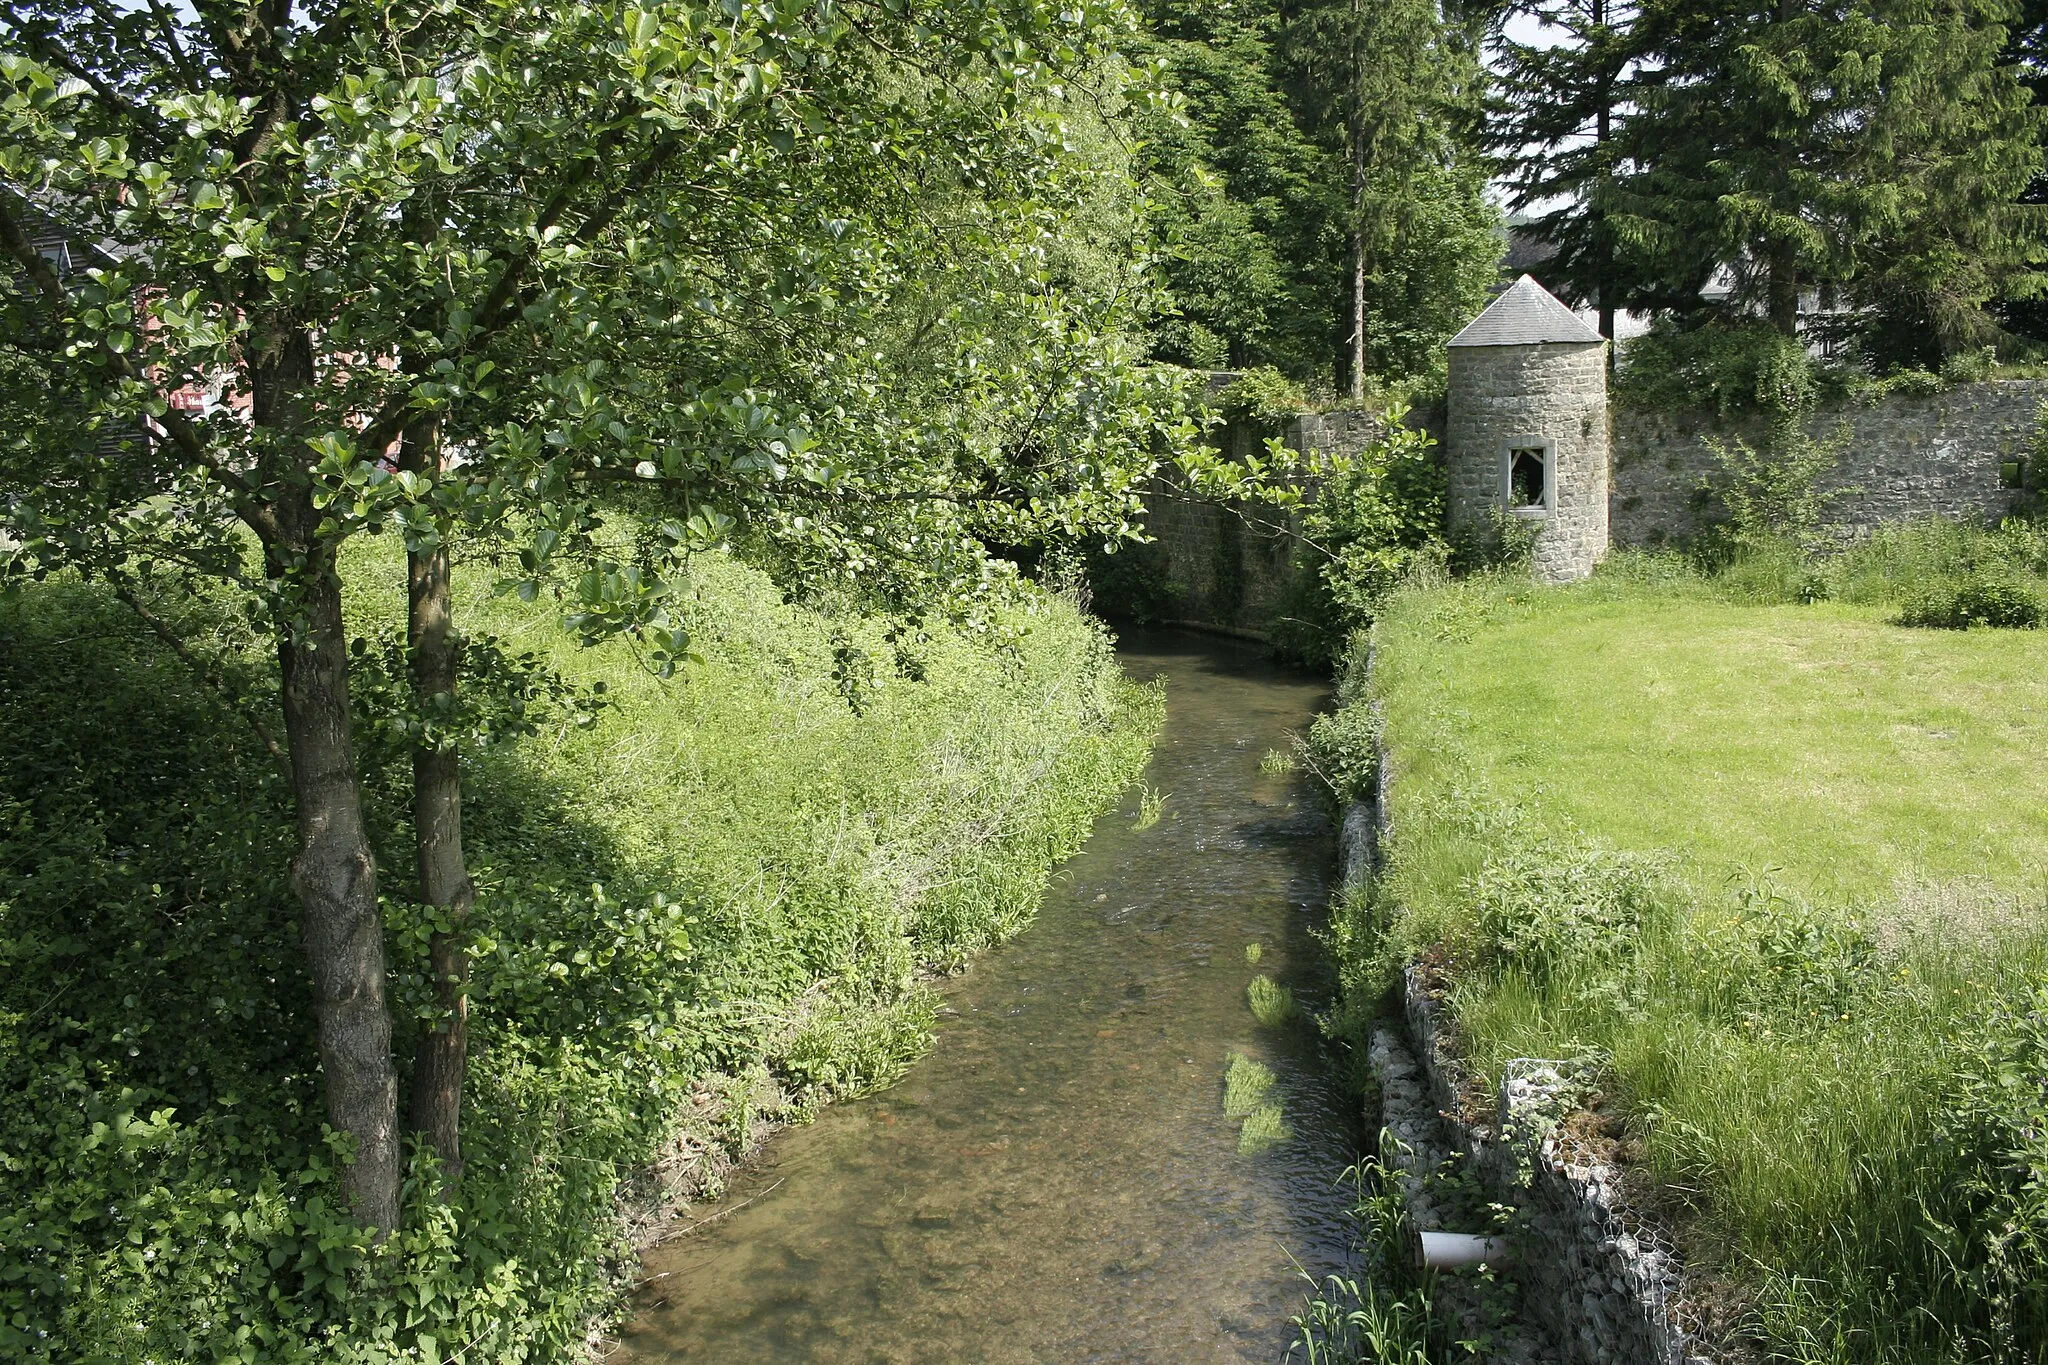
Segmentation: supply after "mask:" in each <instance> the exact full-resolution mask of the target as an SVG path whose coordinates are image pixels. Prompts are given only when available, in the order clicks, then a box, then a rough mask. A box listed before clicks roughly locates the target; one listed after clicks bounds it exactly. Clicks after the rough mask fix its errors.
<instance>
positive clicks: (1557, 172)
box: [1487, 0, 1656, 337]
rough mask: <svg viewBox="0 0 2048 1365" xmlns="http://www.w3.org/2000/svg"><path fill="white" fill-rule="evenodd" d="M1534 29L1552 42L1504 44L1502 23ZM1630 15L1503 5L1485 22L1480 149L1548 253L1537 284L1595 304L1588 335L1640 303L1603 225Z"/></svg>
mask: <svg viewBox="0 0 2048 1365" xmlns="http://www.w3.org/2000/svg"><path fill="white" fill-rule="evenodd" d="M1516 17H1527V18H1532V19H1535V20H1538V21H1539V22H1540V23H1541V24H1542V25H1543V26H1544V28H1545V29H1546V30H1547V35H1546V36H1549V37H1551V38H1553V39H1554V41H1551V42H1548V43H1543V44H1536V43H1524V42H1518V41H1514V40H1512V39H1510V38H1509V37H1508V36H1507V34H1506V27H1507V24H1508V21H1509V20H1510V19H1513V18H1516ZM1635 17H1636V7H1635V5H1634V4H1631V3H1624V0H1507V3H1505V4H1503V5H1500V6H1498V7H1497V8H1495V9H1494V10H1493V11H1492V13H1491V14H1490V15H1489V16H1488V20H1489V23H1490V26H1491V27H1492V29H1493V31H1494V34H1495V46H1496V51H1497V53H1498V58H1497V61H1496V67H1497V70H1498V73H1499V74H1498V80H1497V82H1496V86H1495V90H1494V97H1493V100H1492V108H1491V115H1492V117H1491V118H1490V120H1489V126H1488V137H1487V143H1488V145H1489V146H1490V147H1491V148H1492V150H1493V151H1494V153H1495V155H1497V156H1499V157H1500V158H1501V159H1502V160H1503V162H1504V163H1505V165H1506V168H1507V169H1506V173H1505V178H1506V180H1507V183H1508V185H1509V186H1510V187H1511V189H1510V195H1509V199H1508V208H1509V210H1510V211H1511V212H1522V211H1524V210H1528V209H1531V208H1540V210H1541V211H1540V213H1539V214H1538V215H1537V216H1536V217H1535V218H1534V219H1532V220H1531V221H1530V222H1529V223H1527V224H1526V225H1525V228H1526V230H1527V231H1528V232H1529V233H1530V234H1531V235H1533V236H1534V237H1535V238H1536V239H1538V240H1539V241H1542V242H1544V243H1546V244H1547V245H1549V246H1550V247H1551V248H1553V250H1554V251H1555V253H1556V254H1555V255H1554V256H1552V257H1551V258H1550V259H1549V260H1548V261H1546V262H1545V263H1544V267H1543V272H1542V273H1543V275H1544V279H1545V283H1547V284H1548V285H1549V286H1550V287H1551V288H1552V289H1554V290H1557V291H1559V292H1561V293H1563V294H1564V295H1565V296H1566V297H1568V298H1571V299H1574V300H1579V301H1584V302H1587V303H1591V304H1593V305H1595V306H1596V307H1597V308H1598V309H1599V312H1600V323H1599V326H1600V334H1601V335H1602V336H1607V337H1612V336H1613V335H1614V314H1615V311H1616V309H1617V308H1619V307H1630V306H1637V307H1640V306H1651V305H1653V304H1654V303H1655V302H1656V300H1655V299H1654V298H1653V297H1652V295H1653V292H1654V289H1653V285H1652V283H1651V282H1650V281H1649V280H1646V279H1643V278H1641V277H1640V275H1639V274H1636V273H1635V272H1632V271H1631V270H1630V265H1631V261H1630V260H1629V258H1628V255H1627V253H1626V252H1625V251H1618V250H1617V249H1616V242H1615V238H1614V233H1613V231H1612V230H1611V228H1610V226H1609V225H1608V223H1607V221H1606V214H1605V208H1606V200H1607V194H1606V188H1607V186H1608V184H1609V182H1610V181H1611V179H1612V177H1613V174H1614V169H1615V158H1614V153H1615V147H1616V144H1615V139H1614V133H1615V129H1616V127H1617V126H1618V123H1619V122H1620V120H1622V119H1624V118H1626V117H1627V113H1628V99H1629V93H1630V92H1629V81H1630V78H1631V75H1632V66H1631V62H1630V52H1631V49H1630V43H1631V41H1632V38H1633V24H1634V21H1635Z"/></svg>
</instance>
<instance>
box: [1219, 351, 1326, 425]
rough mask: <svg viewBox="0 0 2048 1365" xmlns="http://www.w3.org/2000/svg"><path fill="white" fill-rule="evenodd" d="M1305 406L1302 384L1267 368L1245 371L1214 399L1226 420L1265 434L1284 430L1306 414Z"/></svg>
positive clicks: (1306, 405)
mask: <svg viewBox="0 0 2048 1365" xmlns="http://www.w3.org/2000/svg"><path fill="white" fill-rule="evenodd" d="M1308 405H1309V404H1308V394H1307V393H1305V392H1304V391H1303V390H1302V387H1301V385H1299V384H1297V383H1295V382H1294V381H1293V380H1291V379H1289V378H1288V377H1287V376H1286V375H1284V374H1282V373H1280V371H1278V370H1276V369H1274V368H1273V367H1272V366H1270V365H1257V366H1254V367H1252V368H1251V369H1249V370H1246V371H1245V372H1244V373H1243V374H1240V375H1239V376H1238V377H1237V378H1236V379H1235V380H1233V381H1232V382H1231V384H1230V387H1228V388H1226V389H1225V390H1223V393H1222V394H1221V395H1220V397H1219V398H1218V400H1217V406H1218V407H1220V408H1221V409H1222V411H1223V415H1224V416H1225V417H1226V418H1229V419H1231V420H1233V421H1238V422H1245V423H1248V424H1249V425H1251V426H1252V427H1254V428H1255V429H1258V430H1260V431H1264V432H1268V433H1270V432H1273V431H1276V430H1279V429H1281V428H1284V427H1285V426H1286V424H1287V423H1288V422H1289V421H1291V420H1293V419H1294V418H1296V417H1299V416H1300V415H1301V414H1302V413H1303V412H1306V411H1307V410H1308Z"/></svg>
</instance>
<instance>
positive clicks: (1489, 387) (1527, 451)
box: [1444, 275, 1609, 583]
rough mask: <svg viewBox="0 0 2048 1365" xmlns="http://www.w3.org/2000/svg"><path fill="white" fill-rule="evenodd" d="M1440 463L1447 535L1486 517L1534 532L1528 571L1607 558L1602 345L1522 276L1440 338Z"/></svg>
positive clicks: (1545, 573)
mask: <svg viewBox="0 0 2048 1365" xmlns="http://www.w3.org/2000/svg"><path fill="white" fill-rule="evenodd" d="M1446 407H1447V408H1448V413H1447V420H1446V423H1445V428H1444V454H1445V460H1446V462H1447V465H1448V468H1449V472H1450V520H1451V524H1452V526H1453V527H1460V526H1463V527H1484V526H1485V525H1486V524H1487V521H1488V518H1489V515H1490V512H1491V509H1493V508H1496V507H1499V508H1502V509H1504V510H1505V511H1506V512H1507V513H1508V515H1509V516H1513V517H1521V518H1526V519H1528V520H1530V521H1535V522H1538V523H1540V527H1539V529H1538V532H1537V536H1536V574H1537V576H1538V577H1539V578H1542V579H1544V580H1545V581H1547V582H1552V583H1567V582H1571V581H1572V580H1574V579H1579V578H1584V577H1586V576H1587V575H1588V574H1590V573H1592V572H1593V565H1594V564H1596V563H1598V562H1599V560H1600V557H1601V556H1602V555H1603V554H1605V553H1606V552H1607V476H1608V464H1609V453H1608V429H1607V343H1606V342H1605V341H1604V340H1602V339H1601V336H1600V334H1599V333H1598V332H1596V331H1594V330H1593V329H1592V328H1591V327H1588V326H1587V325H1586V324H1585V323H1584V322H1583V321H1581V320H1580V319H1579V318H1577V317H1575V316H1574V315H1573V313H1572V311H1571V309H1569V308H1567V307H1565V306H1564V305H1563V304H1562V303H1559V302H1558V301H1557V299H1556V298H1555V297H1553V296H1552V295H1551V294H1550V293H1549V292H1548V291H1547V290H1545V289H1544V288H1543V286H1542V285H1540V284H1538V283H1536V281H1535V280H1533V279H1531V278H1529V277H1528V276H1527V275H1524V276H1522V278H1521V279H1519V280H1517V281H1515V283H1514V284H1513V285H1512V286H1511V287H1509V289H1508V290H1507V292H1506V293H1504V294H1502V295H1501V296H1500V297H1499V298H1497V299H1495V300H1494V301H1493V302H1492V303H1491V304H1489V305H1488V306H1487V309H1486V311H1485V312H1483V313H1481V314H1480V315H1479V316H1478V317H1476V318H1474V319H1473V320H1472V322H1471V324H1470V325H1469V326H1467V327H1466V328H1465V330H1464V331H1462V332H1460V333H1458V334H1457V335H1456V336H1454V337H1452V338H1451V340H1450V389H1449V392H1448V394H1447V399H1446Z"/></svg>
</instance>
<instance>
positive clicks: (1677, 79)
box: [1602, 0, 2040, 350]
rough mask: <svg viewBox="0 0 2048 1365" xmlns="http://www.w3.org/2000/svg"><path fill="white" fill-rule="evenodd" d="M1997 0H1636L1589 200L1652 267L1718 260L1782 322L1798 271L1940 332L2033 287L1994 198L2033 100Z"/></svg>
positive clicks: (2030, 251) (2002, 189)
mask: <svg viewBox="0 0 2048 1365" xmlns="http://www.w3.org/2000/svg"><path fill="white" fill-rule="evenodd" d="M2012 17H2013V7H2012V6H2011V5H2010V4H2009V3H2008V2H2007V0H1712V2H1710V3H1705V4H1702V3H1699V0H1649V3H1645V4H1644V5H1643V6H1642V8H1641V12H1640V15H1639V17H1638V19H1637V21H1636V23H1635V24H1634V26H1633V30H1632V35H1631V42H1630V44H1629V51H1628V57H1629V59H1630V60H1632V61H1634V62H1636V63H1638V70H1637V72H1636V75H1635V77H1634V79H1633V80H1632V81H1631V84H1630V99H1631V102H1632V105H1633V108H1632V111H1631V113H1630V115H1629V117H1628V118H1627V119H1626V120H1625V121H1624V122H1623V123H1622V125H1621V127H1620V129H1619V131H1618V133H1617V138H1616V142H1617V145H1616V146H1615V147H1614V148H1613V149H1612V151H1611V152H1610V156H1611V157H1612V163H1611V164H1613V165H1615V166H1616V167H1618V168H1619V170H1618V172H1617V174H1616V175H1615V178H1614V180H1613V181H1612V183H1611V189H1610V192H1609V194H1610V197H1609V199H1608V201H1607V204H1606V206H1605V207H1604V208H1603V210H1602V212H1603V215H1604V221H1605V222H1606V223H1608V224H1609V226H1610V227H1611V228H1612V229H1613V231H1614V233H1615V237H1616V240H1617V241H1618V242H1620V243H1623V244H1625V245H1626V246H1628V247H1629V248H1631V249H1632V250H1633V251H1634V252H1636V253H1637V254H1638V257H1639V259H1641V260H1642V261H1643V262H1644V264H1645V267H1646V269H1647V271H1648V272H1649V274H1650V275H1651V277H1652V278H1654V279H1657V280H1660V281H1662V282H1663V283H1664V284H1665V286H1667V287H1668V288H1675V289H1681V290H1682V289H1684V288H1686V287H1688V286H1690V285H1692V284H1693V282H1695V281H1700V280H1703V278H1704V276H1705V274H1706V273H1707V272H1709V271H1711V269H1712V268H1713V267H1714V266H1716V265H1724V266H1727V267H1729V268H1730V269H1731V270H1732V272H1733V274H1734V277H1735V283H1736V296H1737V299H1738V301H1739V302H1743V303H1746V304H1750V305H1752V306H1756V307H1759V308H1761V310H1762V311H1763V313H1764V315H1765V316H1766V317H1767V318H1768V319H1769V321H1770V323H1771V325H1772V326H1773V327H1774V328H1776V329H1777V330H1778V331H1779V332H1780V333H1781V334H1783V335H1786V336H1792V335H1795V334H1796V331H1797V324H1798V317H1799V297H1800V294H1801V292H1802V290H1807V289H1816V290H1830V289H1834V288H1847V289H1848V290H1849V291H1850V293H1851V296H1852V297H1853V298H1855V299H1856V300H1858V301H1860V302H1864V303H1868V304H1871V305H1872V306H1873V308H1874V309H1875V310H1876V311H1875V312H1874V313H1873V314H1872V316H1873V317H1881V316H1882V315H1883V314H1884V312H1885V310H1886V309H1891V310H1893V311H1894V312H1896V311H1898V310H1899V309H1901V308H1903V309H1906V310H1908V311H1910V312H1913V313H1915V314H1916V315H1917V318H1918V323H1919V325H1920V326H1922V327H1923V328H1926V329H1931V330H1932V332H1933V333H1934V334H1935V335H1937V336H1938V337H1939V338H1940V344H1941V345H1942V348H1943V349H1944V350H1952V349H1954V348H1955V346H1957V345H1959V344H1961V343H1962V341H1963V340H1965V339H1967V337H1968V336H1969V335H1970V334H1971V333H1972V331H1973V328H1974V326H1975V323H1974V319H1976V318H1979V317H1981V313H1982V305H1983V304H1984V302H1985V301H1986V300H1987V299H1988V298H1990V297H1991V296H1992V295H1993V294H1994V293H1996V292H1999V291H2001V290H2005V291H2011V290H2015V289H2019V290H2024V289H2028V288H2031V287H2033V286H2032V284H2031V283H2030V280H2031V267H2032V264H2033V262H2034V261H2035V260H2036V259H2037V254H2038V247H2037V246H2036V238H2035V233H2034V231H2033V229H2032V227H2031V224H2030V223H2029V222H2028V221H2026V219H2025V216H2024V215H2020V214H2016V213H2014V212H2013V211H2012V209H2011V205H2012V204H2013V203H2014V201H2015V200H2016V199H2017V198H2018V196H2019V194H2020V193H2021V192H2022V191H2023V190H2024V189H2025V187H2026V185H2027V182H2028V179H2029V178H2030V176H2031V174H2032V171H2033V169H2034V167H2035V165H2036V163H2037V161H2038V156H2039V150H2038V149H2039V136H2040V116H2039V113H2038V111H2036V110H2035V109H2034V108H2033V107H2032V106H2031V103H2030V100H2029V97H2028V94H2027V92H2026V90H2025V89H2024V87H2023V86H2022V85H2021V84H2020V82H2019V80H2018V79H2017V76H2016V74H2015V72H2014V70H2013V69H2012V67H2011V66H2010V65H2008V64H2006V63H2004V62H2003V61H2002V59H2001V50H2002V48H2003V46H2004V43H2005V40H2006V23H2007V21H2008V20H2010V19H2011V18H2012Z"/></svg>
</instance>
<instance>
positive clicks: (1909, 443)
mask: <svg viewBox="0 0 2048 1365" xmlns="http://www.w3.org/2000/svg"><path fill="white" fill-rule="evenodd" d="M2043 400H2048V381H2044V380H2007V381H2002V382H1996V383H1987V384H1964V385H1962V386H1960V387H1958V388H1955V389H1951V390H1949V391H1948V392H1946V393H1940V394H1935V395H1933V396H1932V397H1927V398H1909V397H1903V396H1892V397H1888V398H1884V399H1880V400H1879V401H1878V402H1876V403H1874V404H1867V405H1862V404H1859V405H1852V406H1849V407H1845V408H1838V409H1834V410H1831V411H1827V412H1823V413H1821V414H1820V415H1818V416H1817V417H1815V418H1814V419H1813V420H1812V421H1811V422H1810V423H1809V424H1808V430H1810V431H1811V432H1812V433H1813V434H1814V435H1816V436H1818V437H1823V438H1825V437H1828V436H1830V435H1832V434H1834V433H1835V432H1836V431H1838V430H1839V429H1840V428H1841V426H1842V424H1843V423H1845V422H1846V423H1847V424H1848V427H1849V431H1850V437H1849V443H1848V447H1847V449H1845V450H1844V452H1843V454H1842V462H1841V464H1840V465H1839V466H1838V467H1837V468H1836V470H1835V472H1834V473H1833V474H1831V475H1829V476H1828V477H1827V478H1826V479H1825V480H1823V486H1824V487H1830V488H1837V489H1848V490H1852V491H1849V492H1845V493H1844V495H1843V496H1842V497H1841V498H1840V499H1838V500H1837V501H1836V502H1835V503H1834V504H1833V505H1832V507H1831V509H1830V513H1831V516H1832V517H1833V518H1834V519H1835V520H1836V521H1838V522H1839V523H1840V524H1841V525H1842V526H1843V527H1844V528H1845V529H1846V530H1848V531H1850V532H1852V533H1856V534H1863V533H1867V532H1869V531H1871V530H1873V529H1875V528H1876V527H1877V526H1878V525H1880V524H1881V523H1884V522H1893V521H1906V520H1911V519H1913V518H1916V517H1928V516H1936V515H1939V516H1949V517H1983V518H1990V519H1994V520H1995V519H1997V518H1998V517H2001V516H2004V515H2006V514H2007V513H2009V512H2011V511H2012V510H2013V509H2014V507H2015V505H2016V502H2017V498H2018V491H2017V490H2015V489H2013V488H2009V487H2006V486H2004V483H2005V481H2004V479H2003V477H2002V473H2003V471H2002V469H2001V466H2007V465H2010V464H2012V463H2013V462H2015V461H2020V460H2023V459H2024V457H2025V455H2026V453H2027V450H2028V447H2029V445H2030V444H2031V443H2032V441H2033V439H2034V433H2035V429H2036V427H2037V426H2038V425H2039V417H2038V413H2039V409H2040V407H2041V404H2042V402H2043ZM1766 434H1767V429H1766V427H1765V425H1764V423H1763V422H1762V421H1760V420H1758V419H1755V418H1749V419H1744V420H1736V421H1726V422H1721V421H1716V420H1715V419H1714V418H1713V417H1712V416H1711V415H1710V414H1704V413H1688V412H1637V411H1631V410H1628V409H1624V408H1620V407H1617V408H1616V410H1615V413H1614V489H1613V498H1612V505H1611V511H1610V517H1609V520H1610V525H1611V529H1612V534H1613V537H1614V541H1615V543H1616V544H1618V545H1656V544H1661V543H1663V542H1665V541H1669V540H1682V539H1684V538H1686V537H1688V536H1691V535H1693V534H1694V533H1696V532H1697V531H1698V530H1699V529H1700V528H1701V526H1702V525H1703V524H1704V522H1705V520H1706V518H1708V517H1710V516H1711V515H1713V513H1714V511H1715V505H1714V502H1713V500H1712V498H1711V496H1710V495H1709V494H1707V493H1706V492H1705V491H1704V486H1705V485H1706V484H1707V483H1708V481H1709V480H1711V479H1712V478H1713V477H1714V476H1716V475H1717V474H1718V473H1719V470H1720V466H1719V464H1718V463H1717V462H1716V461H1715V459H1714V457H1713V454H1712V452H1711V451H1709V450H1708V448H1707V442H1708V441H1709V440H1716V439H1718V440H1721V441H1729V440H1734V439H1738V438H1739V439H1742V440H1746V441H1748V442H1749V443H1750V444H1751V445H1752V446H1760V445H1761V443H1762V442H1763V440H1764V439H1765V437H1766ZM2041 477H2042V476H2041V474H2040V473H2039V472H2038V471H2036V472H2034V473H2033V474H2032V479H2033V482H2035V483H2036V484H2039V483H2040V482H2041Z"/></svg>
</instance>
